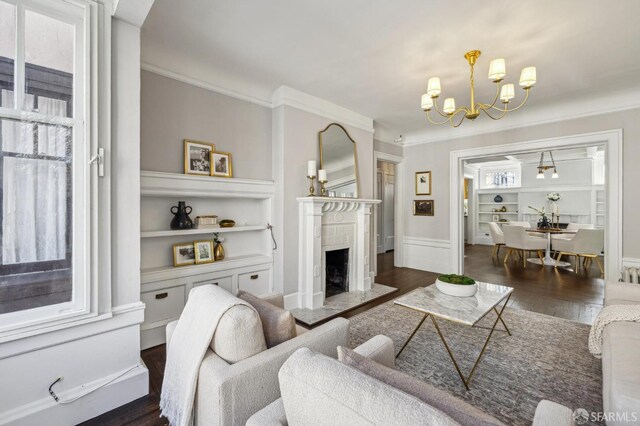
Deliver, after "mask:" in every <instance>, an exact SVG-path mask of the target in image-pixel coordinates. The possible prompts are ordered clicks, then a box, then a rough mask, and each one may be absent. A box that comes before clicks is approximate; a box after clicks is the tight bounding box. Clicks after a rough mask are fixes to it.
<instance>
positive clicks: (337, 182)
mask: <svg viewBox="0 0 640 426" xmlns="http://www.w3.org/2000/svg"><path fill="white" fill-rule="evenodd" d="M318 141H319V145H320V168H321V169H324V170H326V172H327V183H326V184H325V188H326V190H327V194H326V196H328V197H347V198H357V197H358V192H359V191H358V189H359V188H358V159H357V155H356V141H354V140H353V139H351V136H349V133H347V130H346V129H345V128H344V127H342V126H341V125H340V124H338V123H331V124H329V125H328V126H327V127H326V128H325V129H324V130H323V131H321V132H318Z"/></svg>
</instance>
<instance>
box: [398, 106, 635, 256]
mask: <svg viewBox="0 0 640 426" xmlns="http://www.w3.org/2000/svg"><path fill="white" fill-rule="evenodd" d="M525 113H526V112H525ZM523 114H524V113H523ZM465 125H468V126H472V125H473V123H466V124H465ZM620 128H621V129H623V139H624V144H623V153H624V159H623V171H624V175H623V200H624V202H623V211H622V215H623V229H624V235H623V256H624V257H632V258H639V257H640V222H638V221H637V211H638V209H640V198H639V197H637V196H635V188H636V187H637V186H638V184H640V168H639V167H637V164H636V163H637V161H638V159H639V158H640V144H638V143H637V141H638V140H639V139H640V109H633V110H627V111H621V112H615V113H609V114H602V115H596V116H589V117H584V118H576V119H573V120H566V121H561V122H555V123H549V124H541V125H536V126H531V127H523V128H517V129H510V130H505V131H500V132H496V133H489V134H482V135H477V136H469V137H464V138H459V139H451V140H447V141H441V142H434V143H428V144H422V145H412V146H406V147H404V157H405V163H406V170H407V173H406V178H405V181H404V186H405V188H406V191H407V193H408V194H414V181H413V180H414V172H416V171H420V170H431V171H432V182H433V191H432V195H431V197H419V198H424V199H433V200H435V216H434V217H420V216H413V215H412V204H411V203H412V199H413V198H414V197H407V199H406V201H405V206H404V212H405V213H404V214H405V238H407V239H416V240H417V241H421V242H425V241H426V242H429V241H431V242H433V244H432V245H433V246H436V245H437V246H438V250H437V251H438V252H440V251H443V250H445V251H448V241H449V218H450V212H449V191H450V185H449V154H450V152H451V151H455V150H461V149H468V148H476V147H482V146H492V145H502V144H508V143H515V142H524V141H529V140H538V139H546V138H553V137H561V136H569V135H575V134H580V133H590V132H598V131H604V130H611V129H620ZM451 134H452V136H455V129H451ZM416 198H417V197H416ZM440 254H441V253H439V254H438V255H437V256H440ZM421 255H424V253H421ZM447 256H448V254H447ZM442 259H445V257H442ZM448 263H449V261H448V260H447V262H446V264H447V265H448ZM443 265H444V264H443ZM407 266H409V265H407ZM413 266H414V267H423V266H424V263H421V262H420V261H419V260H418V258H417V256H416V262H415V263H413Z"/></svg>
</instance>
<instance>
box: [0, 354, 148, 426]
mask: <svg viewBox="0 0 640 426" xmlns="http://www.w3.org/2000/svg"><path fill="white" fill-rule="evenodd" d="M118 374H122V372H118V373H115V374H113V375H110V376H107V377H102V378H100V379H98V380H94V381H92V382H89V383H85V384H83V385H81V386H77V387H75V388H73V389H69V390H68V391H65V392H61V393H60V394H58V397H59V398H60V399H61V400H63V401H64V400H70V399H73V398H75V397H77V396H78V395H80V394H82V393H85V392H86V391H87V390H88V389H93V388H94V387H96V386H100V385H101V384H103V383H105V382H108V381H109V380H110V379H112V378H113V377H114V376H117V375H118ZM5 390H6V389H5ZM148 393H149V370H147V367H146V366H145V365H144V363H143V362H142V360H140V365H139V366H138V367H137V368H135V369H133V370H131V371H130V372H128V373H127V374H125V375H123V376H122V377H120V378H119V379H117V380H115V381H114V382H113V383H110V384H109V385H106V386H105V387H103V388H101V389H98V390H96V391H95V392H93V393H91V394H89V395H87V396H85V397H83V398H80V399H79V400H77V401H75V402H72V403H70V404H59V403H57V402H55V401H54V400H53V398H52V397H51V396H49V395H47V396H46V397H45V398H42V399H39V400H37V401H34V402H32V403H29V404H25V405H22V406H20V407H16V408H14V409H13V410H11V411H8V412H5V413H3V418H2V419H0V425H15V426H18V425H20V426H30V425H33V426H40V425H45V424H60V425H74V424H78V423H81V422H83V421H85V420H89V419H92V418H94V417H97V416H99V415H100V414H103V413H106V412H107V411H111V410H113V409H115V408H118V407H120V406H121V405H124V404H126V403H128V402H131V401H133V400H135V399H138V398H140V397H143V396H145V395H147V394H148Z"/></svg>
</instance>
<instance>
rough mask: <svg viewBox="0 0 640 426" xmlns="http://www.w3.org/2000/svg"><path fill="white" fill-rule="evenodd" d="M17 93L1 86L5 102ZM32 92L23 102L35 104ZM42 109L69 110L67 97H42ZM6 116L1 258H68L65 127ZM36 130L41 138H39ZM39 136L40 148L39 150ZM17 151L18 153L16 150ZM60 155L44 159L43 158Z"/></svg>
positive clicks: (12, 260) (56, 112)
mask: <svg viewBox="0 0 640 426" xmlns="http://www.w3.org/2000/svg"><path fill="white" fill-rule="evenodd" d="M12 99H13V93H12V92H10V91H7V90H3V91H2V106H6V107H11V106H12V104H13V101H12ZM33 101H34V99H33V96H32V95H27V96H26V99H25V102H29V103H31V104H33ZM38 107H39V108H38V111H39V112H40V113H44V114H47V115H66V102H64V101H59V100H57V99H48V98H44V97H39V98H38ZM35 127H36V125H34V124H27V123H21V122H17V121H11V120H2V127H1V131H2V134H1V137H2V151H3V158H2V161H3V164H2V169H3V171H2V263H3V264H5V265H7V264H15V263H27V262H37V261H47V260H58V259H64V258H65V256H66V232H67V179H68V176H67V164H66V162H65V161H64V159H65V157H67V153H66V144H67V139H68V136H69V129H68V128H66V127H64V126H56V125H43V124H38V125H37V129H36V128H35ZM36 135H37V139H36ZM36 141H37V144H38V145H37V152H36V149H35V148H36V145H35V144H36ZM16 154H18V155H16ZM44 156H47V157H58V158H56V159H44V158H42V157H44Z"/></svg>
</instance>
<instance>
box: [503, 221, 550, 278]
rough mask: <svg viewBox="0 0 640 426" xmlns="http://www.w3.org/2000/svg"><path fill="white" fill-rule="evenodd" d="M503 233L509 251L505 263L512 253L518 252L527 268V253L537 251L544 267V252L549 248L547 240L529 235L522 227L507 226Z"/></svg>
mask: <svg viewBox="0 0 640 426" xmlns="http://www.w3.org/2000/svg"><path fill="white" fill-rule="evenodd" d="M502 231H503V232H504V245H505V247H506V248H507V249H508V251H507V255H506V256H505V258H504V263H507V260H508V259H509V256H510V255H511V253H512V252H514V251H516V252H518V253H519V254H520V255H521V257H522V265H523V266H524V267H525V268H526V267H527V257H526V256H525V253H526V252H531V251H535V252H537V253H538V257H539V258H540V260H541V261H542V264H543V265H544V260H543V256H542V251H543V250H545V249H546V248H547V242H546V240H544V239H542V238H537V237H532V236H530V235H528V234H527V231H526V229H525V228H524V227H522V226H514V225H505V226H503V227H502Z"/></svg>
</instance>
